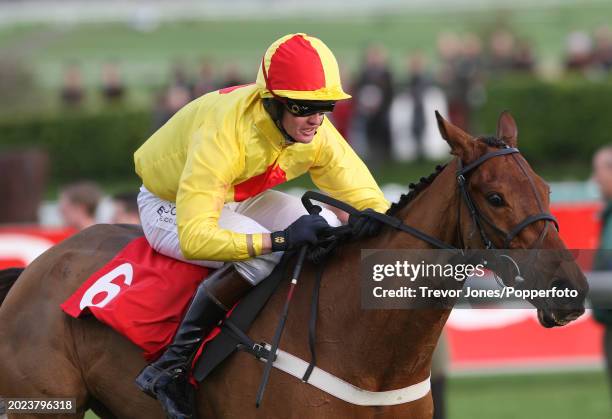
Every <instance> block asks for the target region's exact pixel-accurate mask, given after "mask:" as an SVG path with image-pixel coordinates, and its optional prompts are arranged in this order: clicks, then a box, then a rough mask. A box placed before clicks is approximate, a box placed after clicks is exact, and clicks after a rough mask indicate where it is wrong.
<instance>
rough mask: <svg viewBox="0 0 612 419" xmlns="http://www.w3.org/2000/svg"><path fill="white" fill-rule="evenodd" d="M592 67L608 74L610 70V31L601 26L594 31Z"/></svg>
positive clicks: (611, 36) (611, 38)
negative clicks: (594, 66)
mask: <svg viewBox="0 0 612 419" xmlns="http://www.w3.org/2000/svg"><path fill="white" fill-rule="evenodd" d="M593 61H594V65H596V66H597V67H598V68H599V69H601V70H603V71H606V72H609V71H610V70H612V29H610V27H609V26H601V27H600V28H598V29H597V30H596V31H595V51H594V54H593Z"/></svg>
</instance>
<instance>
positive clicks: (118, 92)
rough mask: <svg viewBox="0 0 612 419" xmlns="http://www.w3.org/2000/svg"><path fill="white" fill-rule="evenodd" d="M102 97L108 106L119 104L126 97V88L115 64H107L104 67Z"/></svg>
mask: <svg viewBox="0 0 612 419" xmlns="http://www.w3.org/2000/svg"><path fill="white" fill-rule="evenodd" d="M102 96H103V97H104V100H105V101H106V103H108V104H111V103H119V102H121V101H122V100H123V98H124V96H125V86H124V84H123V80H122V79H121V73H120V72H119V67H118V66H117V64H115V63H106V64H104V66H103V67H102Z"/></svg>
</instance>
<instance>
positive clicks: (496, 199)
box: [487, 193, 504, 207]
mask: <svg viewBox="0 0 612 419" xmlns="http://www.w3.org/2000/svg"><path fill="white" fill-rule="evenodd" d="M487 200H488V201H489V204H491V205H493V206H494V207H501V206H503V205H504V198H502V197H501V195H500V194H497V193H492V194H489V195H487Z"/></svg>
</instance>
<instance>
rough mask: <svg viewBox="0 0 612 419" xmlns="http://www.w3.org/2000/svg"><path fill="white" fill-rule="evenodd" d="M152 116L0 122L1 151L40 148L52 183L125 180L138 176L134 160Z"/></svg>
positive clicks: (110, 114)
mask: <svg viewBox="0 0 612 419" xmlns="http://www.w3.org/2000/svg"><path fill="white" fill-rule="evenodd" d="M151 121H152V118H151V111H149V110H111V111H104V112H101V113H100V112H98V113H95V114H91V113H82V112H77V113H74V112H72V113H68V114H61V115H55V116H43V117H41V116H38V117H29V118H26V117H19V118H10V119H8V118H7V119H4V120H1V121H0V150H6V149H23V148H29V147H40V148H42V149H44V150H46V151H47V152H48V153H49V156H50V158H51V177H52V178H53V179H54V180H56V181H60V182H65V181H70V180H75V179H83V178H89V179H95V180H107V179H124V178H126V177H129V176H134V167H133V166H134V164H133V160H132V155H133V153H134V151H135V150H136V149H137V148H138V147H139V146H140V144H142V143H143V142H144V141H145V140H146V139H147V138H148V136H149V135H150V134H151V132H152V122H151Z"/></svg>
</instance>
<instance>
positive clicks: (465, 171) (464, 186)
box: [457, 146, 559, 249]
mask: <svg viewBox="0 0 612 419" xmlns="http://www.w3.org/2000/svg"><path fill="white" fill-rule="evenodd" d="M515 153H520V151H519V150H518V148H514V147H508V146H505V147H504V148H502V149H500V150H496V151H491V152H489V153H487V154H485V155H484V156H481V157H480V158H478V159H476V160H475V161H473V162H472V163H470V164H468V165H467V166H465V167H464V166H463V162H462V161H461V159H458V160H459V162H458V169H457V184H458V186H459V193H460V194H461V197H462V198H463V202H465V205H466V206H467V207H468V210H469V211H470V216H471V217H472V221H474V224H475V225H476V227H477V228H478V230H479V232H480V237H481V238H482V241H483V243H484V245H485V247H486V248H487V249H495V248H496V247H495V246H494V245H493V242H492V241H491V239H489V236H488V235H487V233H486V231H485V229H484V227H483V221H484V222H485V223H486V224H487V225H489V227H491V228H492V229H493V230H495V231H496V232H498V233H500V234H501V235H502V236H505V238H504V244H503V247H502V248H504V249H507V248H508V247H509V246H510V242H512V240H513V239H514V238H515V237H516V236H517V235H518V234H519V233H520V232H521V231H522V230H523V229H524V228H526V227H527V226H529V225H531V224H533V223H535V222H536V221H542V220H545V221H551V222H552V223H553V224H554V225H555V228H556V229H557V231H559V223H558V222H557V219H556V218H555V217H554V216H553V215H552V214H550V213H547V212H540V213H537V214H533V215H529V216H527V217H525V218H524V219H523V220H522V221H521V222H520V223H518V224H517V225H515V226H514V227H513V228H512V229H511V230H510V231H509V232H505V231H503V230H502V229H500V228H499V227H497V226H496V225H495V223H494V222H493V221H491V220H490V219H489V218H487V217H486V216H484V215H483V214H482V213H481V212H480V211H479V209H478V207H477V206H476V204H475V203H474V200H473V199H472V197H471V195H470V192H469V190H468V185H469V177H468V175H469V174H470V173H471V172H473V171H474V170H475V169H476V168H478V167H479V166H480V165H481V164H483V163H484V162H486V161H487V160H490V159H492V158H494V157H498V156H505V155H509V154H515ZM517 164H519V166H520V163H519V162H518V161H517ZM521 170H523V172H525V171H524V168H523V167H522V166H521ZM529 181H530V184H531V187H532V189H533V190H534V193H535V194H536V197H537V192H536V190H535V187H534V185H533V181H532V179H531V178H529ZM538 202H539V199H538ZM543 238H544V236H543V235H542V236H540V239H539V240H542V239H543Z"/></svg>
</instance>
